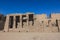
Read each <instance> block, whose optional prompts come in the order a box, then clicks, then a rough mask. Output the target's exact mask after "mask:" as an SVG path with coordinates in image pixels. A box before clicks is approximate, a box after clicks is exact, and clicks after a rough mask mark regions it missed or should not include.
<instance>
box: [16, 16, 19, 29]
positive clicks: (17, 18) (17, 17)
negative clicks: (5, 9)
mask: <svg viewBox="0 0 60 40" xmlns="http://www.w3.org/2000/svg"><path fill="white" fill-rule="evenodd" d="M19 22H20V16H16V28H17V25H18V23H19Z"/></svg>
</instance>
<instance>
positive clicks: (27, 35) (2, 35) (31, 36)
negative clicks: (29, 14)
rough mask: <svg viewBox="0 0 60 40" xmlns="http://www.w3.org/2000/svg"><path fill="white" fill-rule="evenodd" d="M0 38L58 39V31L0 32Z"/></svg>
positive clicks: (15, 39) (18, 39)
mask: <svg viewBox="0 0 60 40" xmlns="http://www.w3.org/2000/svg"><path fill="white" fill-rule="evenodd" d="M0 40H60V33H38V32H29V33H28V32H26V33H23V32H0Z"/></svg>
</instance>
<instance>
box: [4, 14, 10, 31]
mask: <svg viewBox="0 0 60 40" xmlns="http://www.w3.org/2000/svg"><path fill="white" fill-rule="evenodd" d="M4 31H5V32H8V31H9V16H8V15H7V16H6V21H5V25H4Z"/></svg>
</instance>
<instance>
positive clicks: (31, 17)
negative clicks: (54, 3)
mask: <svg viewBox="0 0 60 40" xmlns="http://www.w3.org/2000/svg"><path fill="white" fill-rule="evenodd" d="M4 31H5V32H15V31H17V32H60V14H54V13H53V14H51V15H50V18H48V17H47V16H46V14H33V13H26V14H8V15H6V20H5V25H4Z"/></svg>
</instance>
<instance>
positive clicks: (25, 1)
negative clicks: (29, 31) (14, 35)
mask: <svg viewBox="0 0 60 40" xmlns="http://www.w3.org/2000/svg"><path fill="white" fill-rule="evenodd" d="M25 12H34V13H35V14H42V13H46V14H47V15H49V14H50V13H59V12H60V0H0V13H1V14H4V15H7V14H10V13H25Z"/></svg>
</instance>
